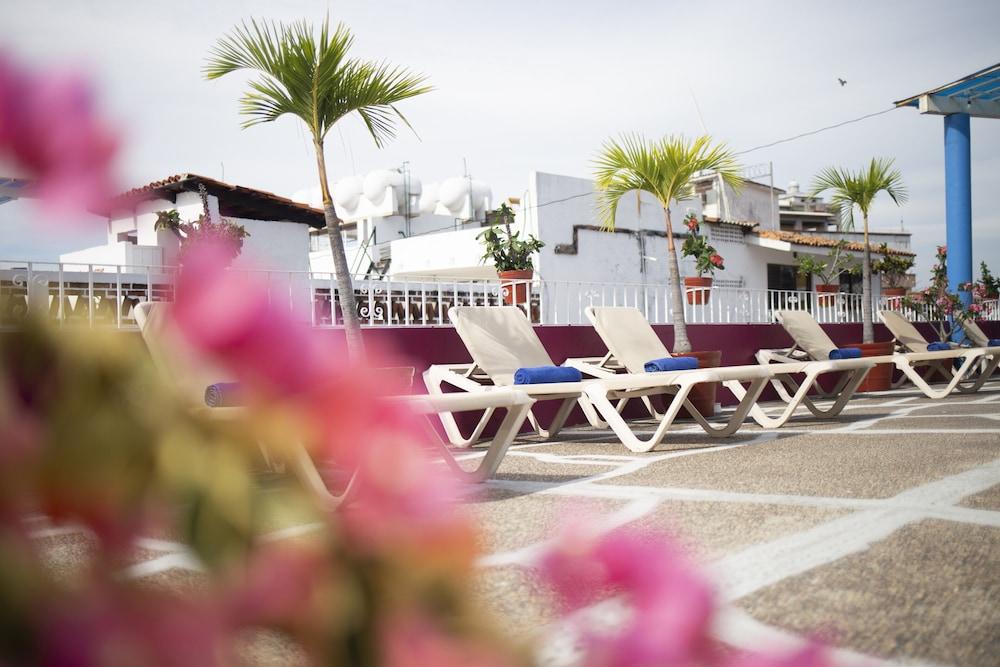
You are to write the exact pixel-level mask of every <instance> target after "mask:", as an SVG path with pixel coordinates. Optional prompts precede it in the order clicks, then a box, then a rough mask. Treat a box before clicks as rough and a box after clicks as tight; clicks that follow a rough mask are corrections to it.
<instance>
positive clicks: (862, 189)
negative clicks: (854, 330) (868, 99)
mask: <svg viewBox="0 0 1000 667" xmlns="http://www.w3.org/2000/svg"><path fill="white" fill-rule="evenodd" d="M894 162H895V161H894V160H891V159H889V158H872V161H871V162H870V163H869V165H868V168H867V169H865V168H861V169H859V170H858V172H857V173H853V172H851V171H850V170H848V169H838V168H837V167H827V168H826V169H824V170H823V171H821V172H820V173H819V175H818V176H816V182H815V183H813V189H812V193H811V194H812V196H813V197H818V196H819V195H821V194H823V193H824V192H826V191H828V190H829V191H830V192H832V193H833V194H832V196H831V197H830V204H831V205H832V206H834V207H836V208H837V209H839V214H840V226H841V228H842V229H854V207H855V206H857V207H858V209H859V210H860V211H861V217H862V219H863V220H864V224H865V228H864V230H865V250H864V262H862V265H861V270H862V275H861V322H862V341H863V342H865V343H874V342H875V329H874V327H873V326H872V284H871V283H872V261H871V246H870V245H869V244H868V213H869V212H870V211H871V206H872V202H873V201H874V200H875V196H876V195H877V194H878V193H880V192H885V193H886V194H887V195H889V196H890V197H892V201H894V202H895V203H896V205H897V206H899V205H900V204H902V203H904V202H905V201H906V197H907V195H906V187H905V186H904V185H903V176H902V174H900V173H899V170H898V169H895V168H894V167H893V163H894Z"/></svg>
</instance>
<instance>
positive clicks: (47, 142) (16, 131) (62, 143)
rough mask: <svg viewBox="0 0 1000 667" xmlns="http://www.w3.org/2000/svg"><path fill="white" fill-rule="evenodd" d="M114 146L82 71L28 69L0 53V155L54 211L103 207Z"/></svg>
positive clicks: (108, 194) (110, 190)
mask: <svg viewBox="0 0 1000 667" xmlns="http://www.w3.org/2000/svg"><path fill="white" fill-rule="evenodd" d="M116 151H117V140H116V139H115V137H114V136H113V134H112V133H111V131H110V130H109V129H108V128H106V127H105V126H104V125H103V124H101V122H100V121H99V119H98V118H97V113H96V111H95V109H94V103H93V99H92V97H91V94H90V89H89V87H88V85H87V83H86V82H85V81H84V79H83V78H82V77H81V76H78V75H75V74H67V73H46V74H38V73H34V72H29V71H27V70H22V69H19V68H18V67H17V65H16V64H14V63H13V62H12V61H11V60H10V59H9V58H7V57H5V56H3V55H2V54H0V157H4V158H6V159H7V160H8V161H10V162H13V163H14V165H15V166H16V167H18V168H20V169H21V170H23V171H24V172H25V176H26V178H28V179H29V180H31V181H33V186H32V190H33V194H34V195H36V196H38V197H39V198H40V199H41V200H42V201H43V203H45V204H46V205H47V206H49V207H50V208H51V209H53V210H54V211H57V212H63V211H71V210H83V209H88V208H90V209H100V208H103V207H105V206H106V205H107V203H108V201H109V200H110V198H111V197H112V195H113V194H114V183H113V178H112V176H111V164H112V160H113V158H114V156H115V153H116Z"/></svg>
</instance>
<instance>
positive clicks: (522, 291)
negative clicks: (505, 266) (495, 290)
mask: <svg viewBox="0 0 1000 667" xmlns="http://www.w3.org/2000/svg"><path fill="white" fill-rule="evenodd" d="M498 273H499V275H500V292H501V293H502V294H503V303H504V305H505V306H513V305H522V304H527V303H528V295H529V294H530V293H531V291H530V287H531V286H530V284H529V281H530V280H531V279H532V277H534V275H535V272H534V271H533V270H532V269H522V270H519V271H499V272H498Z"/></svg>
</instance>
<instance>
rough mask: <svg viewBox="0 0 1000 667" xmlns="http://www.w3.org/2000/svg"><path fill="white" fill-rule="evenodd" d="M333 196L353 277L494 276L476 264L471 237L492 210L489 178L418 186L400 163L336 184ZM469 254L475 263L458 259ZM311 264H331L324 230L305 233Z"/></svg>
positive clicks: (328, 267) (327, 268)
mask: <svg viewBox="0 0 1000 667" xmlns="http://www.w3.org/2000/svg"><path fill="white" fill-rule="evenodd" d="M311 194H312V197H314V198H316V197H318V193H311ZM331 194H332V196H333V202H334V206H335V208H336V211H337V216H338V217H339V218H340V219H341V220H342V221H343V224H344V245H345V250H346V254H347V263H348V266H350V267H351V274H352V275H354V276H372V275H377V276H380V275H383V274H388V275H389V276H396V275H405V276H416V275H437V276H447V275H452V276H454V275H462V276H466V277H468V276H471V275H475V276H477V277H482V278H488V277H490V276H491V275H493V276H495V273H493V272H492V271H491V269H490V268H489V267H483V266H482V265H480V264H479V263H478V258H479V256H480V255H482V250H481V249H480V246H479V242H478V241H477V240H476V238H475V236H476V234H478V233H479V232H480V231H482V230H481V229H480V227H481V223H483V222H484V221H485V220H486V215H487V213H488V212H489V210H490V203H491V202H490V200H491V194H492V193H491V190H490V187H489V186H488V185H487V184H485V183H483V182H481V181H478V180H476V179H473V178H472V177H470V176H454V177H451V178H446V179H444V180H442V181H440V182H436V183H429V184H427V185H423V184H422V183H421V181H420V179H418V178H416V177H414V176H412V175H411V174H410V173H409V171H408V170H407V169H405V168H404V169H378V170H375V171H371V172H369V173H367V174H365V175H363V176H351V177H349V178H345V179H343V180H340V181H338V182H336V183H334V184H333V188H332V192H331ZM306 199H308V198H306ZM308 203H311V204H313V205H315V206H317V207H319V206H322V202H320V201H315V200H313V201H309V202H308ZM442 233H447V235H446V236H441V234H442ZM443 239H447V242H446V243H445V244H443V245H439V242H440V241H441V240H443ZM470 253H472V254H474V255H475V257H476V260H477V262H476V263H475V264H469V263H468V262H466V261H464V260H465V258H466V256H468V255H469V254H470ZM309 263H310V265H311V266H312V269H313V270H314V271H318V272H332V271H333V270H334V268H333V259H332V256H331V253H330V244H329V241H328V239H327V236H326V232H325V230H321V231H314V232H313V233H312V235H311V239H310V253H309Z"/></svg>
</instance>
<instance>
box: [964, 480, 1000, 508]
mask: <svg viewBox="0 0 1000 667" xmlns="http://www.w3.org/2000/svg"><path fill="white" fill-rule="evenodd" d="M959 505H961V506H962V507H972V508H974V509H978V510H995V511H997V512H1000V484H997V485H996V486H994V487H991V488H989V489H986V490H985V491H983V492H982V493H977V494H975V495H971V496H968V497H966V498H964V499H963V500H962V502H960V503H959Z"/></svg>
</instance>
